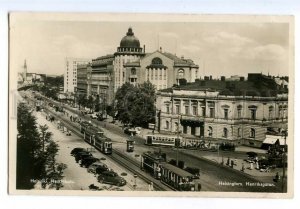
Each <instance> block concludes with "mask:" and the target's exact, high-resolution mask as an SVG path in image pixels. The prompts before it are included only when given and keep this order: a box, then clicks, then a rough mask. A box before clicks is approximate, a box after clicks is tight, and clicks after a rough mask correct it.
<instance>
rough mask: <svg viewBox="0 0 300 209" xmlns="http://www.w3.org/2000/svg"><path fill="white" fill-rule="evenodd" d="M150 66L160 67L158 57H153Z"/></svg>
mask: <svg viewBox="0 0 300 209" xmlns="http://www.w3.org/2000/svg"><path fill="white" fill-rule="evenodd" d="M151 63H152V65H162V60H161V59H160V58H159V57H155V58H153V59H152V62H151Z"/></svg>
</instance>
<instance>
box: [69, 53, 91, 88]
mask: <svg viewBox="0 0 300 209" xmlns="http://www.w3.org/2000/svg"><path fill="white" fill-rule="evenodd" d="M89 62H90V60H89V59H82V58H66V61H65V63H66V66H65V67H66V68H65V73H64V92H65V93H75V88H76V87H77V65H82V64H88V63H89Z"/></svg>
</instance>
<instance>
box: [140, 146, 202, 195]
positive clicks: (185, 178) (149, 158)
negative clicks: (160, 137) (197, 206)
mask: <svg viewBox="0 0 300 209" xmlns="http://www.w3.org/2000/svg"><path fill="white" fill-rule="evenodd" d="M141 169H142V170H144V171H146V172H147V173H150V174H151V175H152V176H153V177H154V178H156V179H159V180H160V181H161V182H162V183H164V184H167V185H168V186H170V187H172V188H173V189H175V190H177V191H200V190H201V183H200V180H199V179H195V178H194V175H193V174H191V173H189V172H187V171H185V170H183V169H181V168H178V167H176V166H174V165H171V164H170V163H167V162H166V154H164V153H155V152H154V153H152V152H146V153H143V154H142V161H141Z"/></svg>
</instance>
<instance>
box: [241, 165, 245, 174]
mask: <svg viewBox="0 0 300 209" xmlns="http://www.w3.org/2000/svg"><path fill="white" fill-rule="evenodd" d="M241 171H242V172H245V165H244V163H242V170H241Z"/></svg>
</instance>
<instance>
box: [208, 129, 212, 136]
mask: <svg viewBox="0 0 300 209" xmlns="http://www.w3.org/2000/svg"><path fill="white" fill-rule="evenodd" d="M212 135H213V128H212V127H211V126H208V137H212Z"/></svg>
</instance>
